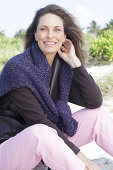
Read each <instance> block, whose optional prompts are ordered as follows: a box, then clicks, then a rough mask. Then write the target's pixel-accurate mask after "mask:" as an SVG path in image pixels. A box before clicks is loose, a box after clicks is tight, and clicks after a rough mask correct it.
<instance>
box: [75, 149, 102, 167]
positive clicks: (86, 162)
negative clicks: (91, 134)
mask: <svg viewBox="0 0 113 170" xmlns="http://www.w3.org/2000/svg"><path fill="white" fill-rule="evenodd" d="M77 156H78V157H79V159H80V160H81V161H82V162H84V164H85V165H86V167H85V169H84V170H101V168H100V167H99V166H98V165H97V164H95V163H94V162H93V161H91V160H90V159H88V158H87V157H86V156H85V155H84V154H83V153H82V152H79V153H78V154H77Z"/></svg>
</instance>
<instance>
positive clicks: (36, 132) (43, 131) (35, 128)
mask: <svg viewBox="0 0 113 170" xmlns="http://www.w3.org/2000/svg"><path fill="white" fill-rule="evenodd" d="M26 133H27V134H29V135H30V136H34V137H39V138H46V137H47V136H48V134H49V133H54V134H56V135H57V131H56V130H55V129H53V128H51V127H49V126H47V125H45V124H35V125H32V126H29V127H28V128H26Z"/></svg>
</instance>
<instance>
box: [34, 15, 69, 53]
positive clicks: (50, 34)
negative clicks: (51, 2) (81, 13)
mask: <svg viewBox="0 0 113 170" xmlns="http://www.w3.org/2000/svg"><path fill="white" fill-rule="evenodd" d="M65 38H66V36H65V34H64V26H63V20H62V18H60V17H59V16H57V15H54V14H51V13H48V14H45V15H44V16H42V17H40V20H39V24H38V26H37V30H36V33H35V39H36V41H37V42H38V46H39V47H40V49H41V50H42V52H43V53H44V55H45V56H46V55H54V56H55V54H56V53H57V51H58V50H59V49H60V47H61V46H62V43H63V42H64V41H65Z"/></svg>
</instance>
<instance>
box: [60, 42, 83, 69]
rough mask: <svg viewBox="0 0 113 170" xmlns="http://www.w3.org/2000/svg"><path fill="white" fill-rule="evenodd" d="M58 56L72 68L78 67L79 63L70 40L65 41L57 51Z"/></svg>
mask: <svg viewBox="0 0 113 170" xmlns="http://www.w3.org/2000/svg"><path fill="white" fill-rule="evenodd" d="M58 54H59V56H60V57H61V58H62V59H63V60H64V61H65V62H66V63H68V64H69V65H70V66H71V67H72V68H75V67H80V66H81V62H80V60H79V59H78V58H77V56H76V54H75V48H74V45H73V44H72V42H71V40H69V39H66V40H65V42H64V43H63V45H62V47H61V48H60V50H59V51H58Z"/></svg>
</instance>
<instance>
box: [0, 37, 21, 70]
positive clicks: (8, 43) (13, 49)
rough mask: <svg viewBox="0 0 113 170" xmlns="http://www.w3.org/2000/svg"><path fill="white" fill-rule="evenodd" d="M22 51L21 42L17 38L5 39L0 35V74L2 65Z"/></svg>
mask: <svg viewBox="0 0 113 170" xmlns="http://www.w3.org/2000/svg"><path fill="white" fill-rule="evenodd" d="M22 51H23V41H22V39H19V38H7V37H5V36H2V35H0V72H1V70H2V68H3V66H4V64H5V63H6V62H7V61H8V60H9V59H10V58H11V57H13V56H15V55H17V54H19V53H20V52H22Z"/></svg>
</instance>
